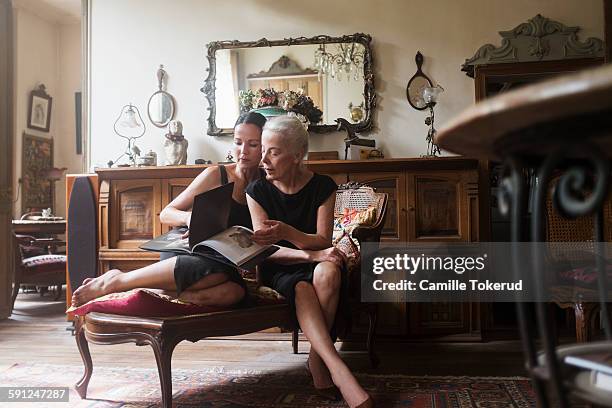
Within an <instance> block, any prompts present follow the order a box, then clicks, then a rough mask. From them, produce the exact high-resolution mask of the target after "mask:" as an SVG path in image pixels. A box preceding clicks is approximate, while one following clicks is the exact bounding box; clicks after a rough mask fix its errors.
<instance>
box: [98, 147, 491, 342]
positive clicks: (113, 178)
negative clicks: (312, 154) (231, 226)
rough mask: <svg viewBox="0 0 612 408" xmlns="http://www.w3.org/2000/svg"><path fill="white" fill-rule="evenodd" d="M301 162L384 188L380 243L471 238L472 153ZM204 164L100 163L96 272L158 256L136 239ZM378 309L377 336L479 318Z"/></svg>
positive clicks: (439, 328) (461, 328) (474, 208)
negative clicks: (146, 165)
mask: <svg viewBox="0 0 612 408" xmlns="http://www.w3.org/2000/svg"><path fill="white" fill-rule="evenodd" d="M307 165H308V167H309V168H310V169H312V170H313V171H315V172H317V173H321V174H327V175H329V176H331V177H332V178H333V179H334V181H336V183H338V184H342V183H345V182H347V181H359V182H362V183H367V184H369V185H371V186H372V187H375V188H376V189H377V191H379V192H385V193H388V194H389V204H388V209H387V211H388V213H387V219H386V223H385V226H384V228H383V234H382V241H383V245H384V244H385V243H388V244H391V243H393V244H397V243H410V242H441V241H443V242H474V241H478V230H479V224H478V221H479V220H478V214H479V197H478V161H477V160H472V159H464V158H455V157H446V158H438V159H386V160H363V161H346V160H324V161H313V162H307ZM205 167H206V166H180V167H179V166H176V167H173V166H169V167H149V168H123V169H99V170H98V171H97V173H98V176H99V179H100V202H99V217H100V221H99V222H100V228H99V234H100V253H99V260H100V271H101V272H104V271H107V270H109V269H111V268H119V269H122V270H131V269H135V268H139V267H142V266H145V265H147V264H150V263H152V262H155V261H157V260H158V259H159V255H158V254H156V253H152V252H146V251H142V250H140V249H138V245H140V244H141V243H142V242H144V241H146V240H148V239H151V238H152V237H153V236H156V235H159V234H161V233H163V232H166V231H167V230H168V228H169V227H168V226H165V225H163V224H161V223H160V221H159V213H160V212H161V210H162V209H163V208H164V207H165V206H166V205H167V204H168V203H169V202H171V201H172V200H173V199H174V198H175V197H176V196H177V195H178V194H180V193H181V191H183V190H184V189H185V188H186V187H187V185H189V183H190V182H191V180H193V178H194V177H196V176H197V175H198V174H199V173H200V172H201V171H202V170H203V169H204V168H205ZM398 299H399V298H398ZM378 316H379V320H378V332H379V333H380V334H381V335H394V336H406V337H410V338H412V337H415V336H418V337H432V336H455V337H454V338H461V339H470V340H475V339H478V338H479V335H480V333H479V330H480V321H481V320H482V319H483V318H484V317H483V315H482V313H481V310H480V309H479V305H476V304H469V303H430V304H417V303H405V302H400V301H399V300H398V301H397V302H394V303H381V304H380V313H379V315H378ZM447 338H448V337H447Z"/></svg>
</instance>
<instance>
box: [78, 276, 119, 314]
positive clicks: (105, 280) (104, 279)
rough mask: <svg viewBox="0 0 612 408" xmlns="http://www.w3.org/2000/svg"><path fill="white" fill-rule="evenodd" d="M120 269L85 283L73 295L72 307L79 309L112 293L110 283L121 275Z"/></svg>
mask: <svg viewBox="0 0 612 408" xmlns="http://www.w3.org/2000/svg"><path fill="white" fill-rule="evenodd" d="M121 273H123V272H121V271H120V270H119V269H112V270H110V271H108V272H106V273H105V274H103V275H101V276H98V277H97V278H94V279H91V280H90V281H88V282H87V283H85V281H83V283H84V284H83V286H79V288H78V289H77V290H75V291H74V293H73V294H72V306H74V307H79V306H81V305H84V304H85V303H87V302H89V301H90V300H92V299H95V298H97V297H100V296H104V295H107V294H109V293H111V292H112V290H111V288H110V285H109V283H110V282H111V280H112V279H113V278H114V277H115V276H117V275H119V274H121Z"/></svg>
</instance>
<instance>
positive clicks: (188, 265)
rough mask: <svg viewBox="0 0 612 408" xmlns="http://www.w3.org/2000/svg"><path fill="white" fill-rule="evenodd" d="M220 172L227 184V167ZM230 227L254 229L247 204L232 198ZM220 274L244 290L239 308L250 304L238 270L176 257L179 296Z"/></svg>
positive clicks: (222, 180) (175, 272) (201, 258)
mask: <svg viewBox="0 0 612 408" xmlns="http://www.w3.org/2000/svg"><path fill="white" fill-rule="evenodd" d="M219 171H220V172H221V184H227V183H228V177H227V169H226V168H225V166H222V165H220V166H219ZM228 225H230V226H231V225H241V226H243V227H247V228H253V224H252V221H251V214H250V213H249V208H248V206H247V205H246V204H240V203H239V202H237V201H235V200H234V199H233V198H232V203H231V208H230V215H229V221H228ZM219 272H221V273H224V274H226V275H227V277H228V278H229V280H230V281H232V282H235V283H237V284H239V285H240V286H242V287H243V288H244V290H245V297H244V298H243V300H242V301H241V302H239V303H238V306H243V305H246V304H247V302H248V296H247V294H248V292H247V287H246V283H245V282H244V280H243V279H242V276H241V275H240V272H239V271H238V269H237V268H235V267H232V266H229V265H227V264H224V263H221V262H217V261H215V260H212V259H208V258H204V257H201V256H197V255H187V254H178V255H176V264H175V266H174V281H175V283H176V290H177V292H178V294H180V293H181V292H183V291H184V290H186V289H187V288H189V287H190V286H191V285H193V284H194V283H196V282H197V281H199V280H200V279H202V278H204V277H206V276H208V275H210V274H212V273H219Z"/></svg>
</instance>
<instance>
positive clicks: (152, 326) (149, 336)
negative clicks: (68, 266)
mask: <svg viewBox="0 0 612 408" xmlns="http://www.w3.org/2000/svg"><path fill="white" fill-rule="evenodd" d="M341 191H342V190H340V191H339V192H338V194H343V193H341ZM356 198H357V195H355V197H353V199H356ZM362 198H363V197H362ZM369 203H370V204H373V205H376V207H377V217H376V221H375V222H374V224H373V225H371V226H364V227H359V228H357V229H356V230H355V231H353V236H354V237H356V238H357V239H358V241H359V242H360V243H365V242H378V241H379V239H380V232H381V230H382V226H383V224H384V219H385V214H386V206H387V194H382V193H376V194H375V195H374V196H373V198H372V197H371V198H370V201H369ZM346 204H348V202H347V203H346ZM368 205H369V204H368ZM366 206H367V205H366ZM337 208H338V206H337ZM353 208H359V207H353ZM351 279H353V280H354V281H357V282H358V279H359V274H353V275H352V276H351ZM358 288H359V285H357V289H358ZM359 300H360V294H359V292H357V293H353V294H352V296H351V307H354V308H355V310H364V311H366V312H367V313H368V315H369V317H370V327H369V331H368V341H367V347H368V354H369V357H370V361H371V362H372V364H373V365H374V366H375V365H377V364H378V358H377V357H376V355H375V353H374V338H375V334H376V316H377V308H376V304H360V302H359ZM291 324H292V316H291V309H290V307H289V305H288V304H286V303H282V304H277V305H266V306H256V307H250V308H243V309H236V310H228V311H222V312H213V313H205V314H199V315H191V316H176V317H164V318H155V317H151V318H142V317H131V316H120V315H112V314H105V313H95V312H92V313H89V314H87V315H85V316H75V336H76V342H77V346H78V348H79V352H80V354H81V358H82V359H83V363H84V365H85V373H84V374H83V377H82V378H81V379H80V380H79V381H78V382H77V384H76V385H75V388H76V390H77V392H78V394H79V395H80V396H81V398H86V396H87V386H88V384H89V380H90V378H91V375H92V372H93V361H92V359H91V354H90V351H89V345H88V343H89V342H91V343H94V344H119V343H129V342H133V343H136V345H138V346H143V345H150V346H151V347H152V348H153V352H154V354H155V359H156V361H157V369H158V372H159V377H160V383H161V389H162V405H163V406H164V407H171V406H172V376H171V361H172V352H173V350H174V348H175V347H176V345H177V344H178V343H180V342H181V341H183V340H189V341H191V342H196V341H199V340H202V339H204V338H206V337H213V336H215V337H216V336H235V335H241V334H247V333H253V332H256V331H261V330H265V329H268V328H272V327H281V328H290V330H291V329H292V328H291ZM297 340H298V334H297V331H296V330H294V331H293V339H292V343H293V350H294V352H296V353H297V344H298V342H297Z"/></svg>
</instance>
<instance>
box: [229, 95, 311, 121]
mask: <svg viewBox="0 0 612 408" xmlns="http://www.w3.org/2000/svg"><path fill="white" fill-rule="evenodd" d="M239 100H240V110H241V111H242V112H248V111H250V110H253V109H259V108H264V107H280V108H282V109H284V110H286V111H287V112H288V114H289V115H290V116H297V118H298V119H300V121H302V123H306V124H308V123H319V122H320V121H321V117H322V116H323V112H322V111H321V109H319V108H317V107H316V106H315V105H314V102H313V101H312V98H310V97H309V96H308V95H305V94H304V91H303V90H302V89H299V90H298V91H289V90H288V91H281V92H277V91H275V90H274V89H271V88H269V89H258V90H257V91H253V90H250V89H249V90H246V91H240V93H239Z"/></svg>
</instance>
